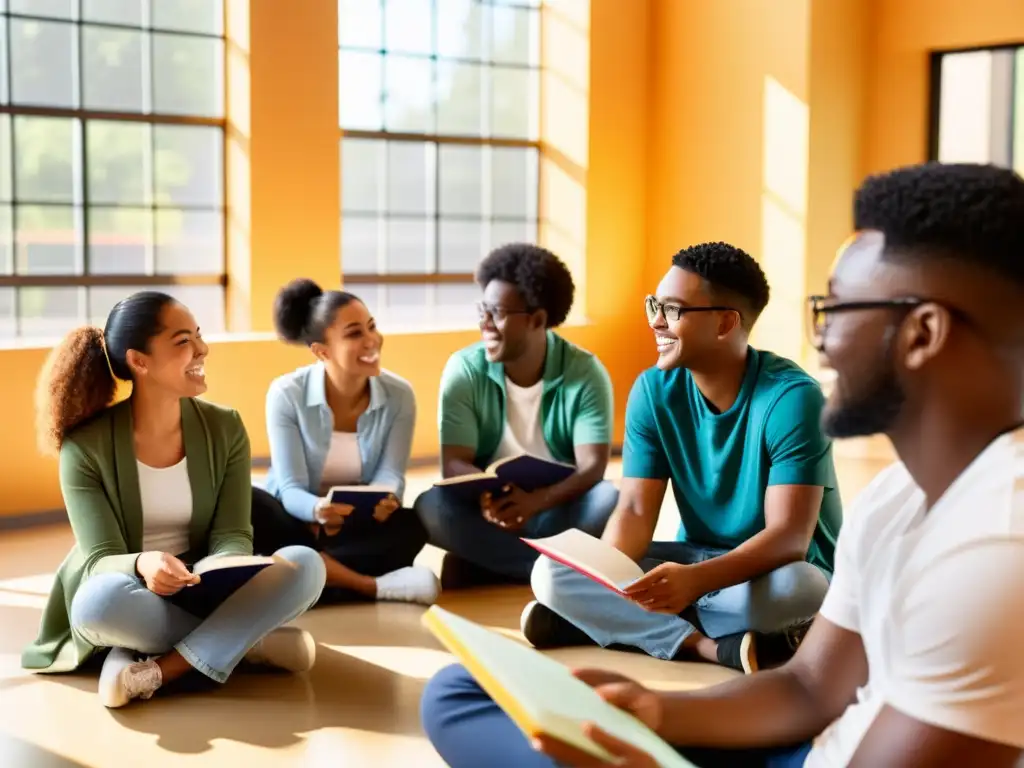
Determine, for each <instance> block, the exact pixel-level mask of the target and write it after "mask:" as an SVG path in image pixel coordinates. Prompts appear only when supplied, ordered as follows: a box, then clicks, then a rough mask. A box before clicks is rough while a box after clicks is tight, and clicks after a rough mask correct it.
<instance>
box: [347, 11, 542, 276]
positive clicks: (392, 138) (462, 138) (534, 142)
mask: <svg viewBox="0 0 1024 768" xmlns="http://www.w3.org/2000/svg"><path fill="white" fill-rule="evenodd" d="M335 1H336V2H338V0H335ZM380 2H381V3H382V4H383V2H386V0H380ZM486 5H488V6H489V7H519V8H524V9H528V10H530V11H535V12H536V13H537V38H538V39H537V50H538V58H537V62H536V64H535V65H534V64H530V65H525V66H520V67H519V68H521V69H526V70H529V71H531V72H535V73H536V74H537V84H538V85H537V92H536V101H537V103H536V108H537V111H538V115H540V117H541V120H540V125H539V126H538V136H537V138H536V139H519V138H511V137H490V136H474V135H468V134H450V133H417V132H406V131H389V130H386V129H385V130H366V129H350V128H344V127H339V133H338V142H339V148H340V147H341V145H342V143H343V142H344V141H345V139H362V140H373V141H382V142H409V143H420V144H434V145H435V152H437V153H438V154H440V149H441V147H442V146H445V145H455V146H468V147H480V148H483V147H497V148H515V149H527V150H533V151H534V152H536V157H537V179H536V183H537V189H536V197H535V199H536V209H535V211H534V217H533V233H534V236H535V238H536V240H537V241H539V239H540V233H541V222H542V220H543V214H542V211H543V198H542V190H543V164H544V149H543V141H542V138H541V136H542V134H543V115H542V108H543V104H544V64H543V52H544V16H545V14H544V12H543V8H542V6H541V5H540V4H537V5H533V4H530V3H528V2H521V3H515V2H511V3H509V2H501V1H500V0H486ZM382 7H383V5H382ZM438 12H439V11H438V6H437V0H431V25H432V37H433V44H434V52H432V53H430V54H429V55H427V54H423V55H422V58H424V59H426V60H429V61H432V62H433V63H434V64H435V65H436V64H437V62H438V61H463V59H459V58H452V57H448V56H441V55H438V54H437V52H436V50H437V26H438V25H437V14H438ZM384 16H385V14H382V19H381V32H382V34H381V47H380V48H378V49H370V48H354V47H351V46H346V45H342V43H341V40H340V39H339V40H338V66H339V70H340V66H341V54H342V53H343V52H344V51H353V52H370V51H371V50H373V51H375V52H376V53H377V54H379V55H380V56H381V59H382V64H386V61H387V57H388V55H390V54H392V53H398V54H399V55H401V53H400V52H396V51H391V50H390V49H388V48H387V46H386V44H385V40H384V37H385V35H384V34H383V33H384V26H383V25H384V24H385V20H384ZM467 61H468V60H467ZM472 61H473V63H476V62H477V60H475V59H474V60H472ZM480 63H483V64H486V65H488V67H489V68H492V69H493V67H494V65H495V62H494V60H493V59H487V60H486V61H485V60H482V59H481V60H480ZM340 76H342V77H344V75H343V74H341V75H340ZM381 87H382V89H383V88H384V85H383V84H382V86H381ZM436 104H437V100H436V93H435V98H434V101H433V103H432V107H436ZM340 122H341V121H340V120H339V123H340ZM340 154H341V152H339V155H340ZM339 170H341V169H339ZM341 172H342V173H343V171H341ZM339 178H340V176H339ZM440 179H441V174H440V172H439V170H438V169H437V168H435V170H434V201H435V204H434V210H433V213H432V215H430V216H427V217H425V220H428V221H431V220H432V221H433V222H434V232H433V240H434V265H433V269H434V271H433V272H383V273H381V272H353V273H349V272H346V271H345V254H344V253H343V252H341V253H340V260H339V261H340V271H341V278H342V281H343V282H344V283H346V284H351V285H385V286H387V285H452V284H455V285H466V284H472V283H474V282H475V280H476V275H475V274H474V273H473V272H441V271H439V267H440V260H441V259H440V250H441V222H442V220H443V219H444V216H443V215H442V212H441V206H440V196H441V192H440ZM343 195H344V190H342V201H341V211H340V212H339V218H340V222H341V227H342V228H344V226H345V220H346V218H347V216H346V213H345V210H344V197H343ZM378 215H379V216H384V217H385V218H386V217H387V216H388V215H389V214H388V212H386V211H385V212H383V213H381V214H378ZM494 220H495V219H494V217H493V216H491V217H481V218H480V221H484V222H493V221H494ZM484 256H486V253H481V254H480V258H481V259H482V258H483V257H484Z"/></svg>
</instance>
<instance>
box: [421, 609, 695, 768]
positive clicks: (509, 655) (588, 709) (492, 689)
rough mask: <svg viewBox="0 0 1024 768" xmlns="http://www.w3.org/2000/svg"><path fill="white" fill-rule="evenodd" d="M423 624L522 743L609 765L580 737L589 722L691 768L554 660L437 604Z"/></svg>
mask: <svg viewBox="0 0 1024 768" xmlns="http://www.w3.org/2000/svg"><path fill="white" fill-rule="evenodd" d="M422 621H423V624H424V625H425V626H426V627H427V629H429V630H430V631H431V632H432V633H433V634H434V635H435V636H436V637H437V639H438V640H440V641H441V644H442V645H444V646H445V648H447V649H448V650H449V651H450V652H451V653H452V654H453V655H454V656H455V657H456V658H457V659H458V660H459V661H460V662H461V663H462V665H463V666H465V667H466V669H467V670H468V671H469V673H470V674H471V675H473V677H474V678H475V679H476V681H477V682H478V683H479V684H480V687H481V688H483V689H484V690H485V691H486V692H487V694H488V695H489V696H490V697H491V698H492V699H494V702H495V703H496V704H497V705H498V706H499V707H501V708H502V709H503V710H504V711H505V713H506V714H507V715H508V716H509V717H510V718H512V721H513V722H514V723H515V724H516V725H517V726H518V727H519V729H520V730H522V732H523V733H524V734H526V737H527V738H531V739H532V738H534V737H536V736H539V735H541V734H545V735H547V736H551V737H553V738H556V739H559V740H561V741H564V742H565V743H566V744H569V745H571V746H574V747H576V748H577V749H579V750H581V751H583V752H586V753H588V754H591V755H594V756H595V757H598V758H601V759H603V760H605V761H607V762H609V763H612V762H614V758H613V757H612V756H611V755H610V754H609V753H608V752H607V751H606V750H605V749H604V748H603V747H601V746H600V745H598V744H597V743H596V742H594V741H593V740H592V739H590V738H588V737H587V736H586V735H584V733H583V725H584V724H585V723H588V722H589V723H593V724H594V725H596V726H598V727H599V728H601V729H602V730H604V731H607V732H608V733H610V734H611V735H612V736H615V737H617V738H619V739H621V740H622V741H625V742H627V743H629V744H632V745H633V746H635V747H636V748H637V749H641V750H643V751H644V752H647V753H648V754H649V755H650V756H651V757H653V758H654V759H655V761H657V763H658V765H660V766H663V767H664V768H693V765H692V763H690V762H689V761H688V760H686V758H684V757H683V756H682V755H680V754H679V753H678V752H676V750H675V749H673V748H672V747H671V746H669V745H668V744H667V743H666V742H665V741H664V740H662V739H661V737H660V736H658V735H657V734H656V733H654V731H652V730H651V729H650V728H648V727H647V726H646V725H644V724H643V723H641V722H640V721H639V720H637V719H636V718H635V717H633V716H632V715H630V714H628V713H627V712H624V711H623V710H621V709H618V708H617V707H614V706H612V705H611V704H609V703H608V702H606V701H605V700H604V699H602V698H601V697H600V696H599V695H598V694H597V692H596V691H595V690H594V689H593V688H591V687H590V686H589V685H587V684H586V683H584V682H583V681H581V680H579V679H577V678H576V677H574V676H573V674H572V672H570V671H569V669H568V668H567V667H565V666H564V665H562V664H560V663H559V662H557V661H555V660H554V659H551V658H549V657H547V656H545V655H544V654H542V653H540V652H539V651H536V650H534V649H533V648H529V647H527V646H525V645H523V644H521V643H518V642H516V641H515V640H512V639H511V638H508V637H505V636H503V635H499V634H498V633H496V632H492V631H491V630H489V629H486V628H484V627H482V626H480V625H479V624H475V623H473V622H472V621H469V620H467V619H464V618H462V617H460V616H456V615H455V614H453V613H449V612H448V611H446V610H444V609H443V608H440V607H438V606H436V605H434V606H431V608H430V609H429V610H427V612H426V613H424V614H423V619H422Z"/></svg>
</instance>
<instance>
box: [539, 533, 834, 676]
mask: <svg viewBox="0 0 1024 768" xmlns="http://www.w3.org/2000/svg"><path fill="white" fill-rule="evenodd" d="M724 551H725V550H720V549H710V548H706V547H698V546H694V545H692V544H687V543H685V542H674V541H671V542H655V543H654V544H652V545H651V547H650V549H649V550H648V552H647V555H648V557H647V558H645V559H644V560H643V561H642V562H641V563H640V565H641V567H642V568H643V569H644V571H645V572H646V571H650V570H651V569H652V568H654V567H655V566H656V565H658V564H659V563H662V562H666V561H667V562H673V563H682V564H686V565H690V564H694V563H699V562H702V561H704V560H709V559H711V558H712V557H717V556H718V555H721V554H723V553H724ZM531 583H532V584H533V593H534V596H535V597H536V598H537V601H538V602H539V603H541V604H542V605H544V606H546V607H548V608H550V609H551V610H552V611H554V612H555V613H557V614H558V615H559V616H561V617H562V618H564V619H566V620H567V621H569V622H571V623H572V624H574V625H575V626H576V627H578V628H579V629H581V630H583V632H584V633H586V634H587V635H588V636H589V637H590V638H591V639H592V640H593V641H594V642H595V643H597V644H598V645H600V646H601V647H602V648H607V647H608V646H610V645H628V646H633V647H635V648H639V649H640V650H642V651H644V652H646V653H647V654H649V655H651V656H654V657H656V658H659V659H672V658H674V657H675V655H676V654H677V653H678V651H679V648H680V647H681V646H682V644H683V640H685V639H686V638H687V637H688V636H689V635H690V634H691V633H692V632H694V631H695V627H694V626H693V624H691V623H690V622H688V621H686V620H685V619H683V618H681V617H679V616H670V615H666V614H663V613H652V612H650V611H647V610H645V609H644V608H642V607H641V606H639V605H637V604H636V603H634V602H632V601H631V600H627V599H626V598H624V597H621V596H620V595H617V594H616V593H614V592H612V591H611V590H609V589H607V588H606V587H604V586H602V585H600V584H598V583H596V582H594V581H592V580H590V579H588V578H587V577H586V576H583V575H581V574H579V573H577V572H576V571H574V570H572V569H571V568H568V567H566V566H564V565H561V564H559V563H556V562H555V561H554V560H551V559H550V558H548V557H542V558H540V559H538V560H537V563H536V565H535V566H534V569H533V574H532V577H531ZM828 585H829V578H828V576H826V575H825V573H824V572H822V571H821V570H819V569H818V568H817V567H815V566H813V565H811V564H810V563H806V562H799V563H789V564H787V565H784V566H782V567H781V568H777V569H776V570H774V571H772V572H770V573H767V574H765V575H764V576H760V577H758V578H756V579H754V580H752V581H748V582H745V583H743V584H737V585H735V586H732V587H727V588H726V589H721V590H716V591H714V592H709V593H708V594H706V595H704V596H703V597H701V598H700V599H699V600H698V601H697V603H696V604H695V606H694V608H695V609H696V613H697V618H698V619H699V621H700V624H701V627H702V629H703V631H704V634H705V635H707V636H708V637H710V638H712V639H715V638H719V637H723V636H725V635H731V634H734V633H736V632H746V631H749V630H754V631H757V632H772V631H776V630H780V629H783V628H785V627H787V626H789V625H791V624H793V623H795V622H797V621H800V620H801V619H806V618H810V617H812V616H814V614H816V613H817V612H818V609H819V608H821V603H822V601H823V600H824V599H825V593H826V592H827V591H828Z"/></svg>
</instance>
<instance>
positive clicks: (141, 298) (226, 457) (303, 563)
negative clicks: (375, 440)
mask: <svg viewBox="0 0 1024 768" xmlns="http://www.w3.org/2000/svg"><path fill="white" fill-rule="evenodd" d="M207 352H208V349H207V346H206V343H205V342H204V341H203V338H202V336H201V335H200V333H199V328H198V326H197V325H196V321H195V319H194V318H193V317H192V314H191V313H190V312H189V311H188V309H186V308H185V307H184V306H182V305H181V304H179V303H178V302H177V301H175V300H174V299H173V298H171V297H170V296H168V295H166V294H163V293H155V292H148V291H146V292H142V293H136V294H133V295H132V296H129V297H128V298H127V299H124V300H123V301H120V302H118V303H117V304H116V305H115V306H114V308H113V309H112V310H110V315H109V316H108V317H107V323H106V327H105V328H104V329H103V330H100V329H99V328H92V327H83V328H79V329H77V330H75V331H72V332H71V333H70V334H69V335H68V336H67V338H65V339H64V341H63V342H61V343H60V344H59V345H58V346H57V347H55V348H54V350H53V352H51V354H50V358H49V360H48V362H47V365H46V368H45V369H44V370H43V374H42V376H41V377H40V380H39V391H38V394H37V403H38V408H39V409H40V410H39V428H40V433H39V441H40V446H41V447H42V448H43V449H44V450H45V451H46V452H48V453H58V454H59V457H60V486H61V493H62V494H63V496H64V503H65V505H66V506H67V513H68V518H69V520H70V521H71V528H72V530H73V532H74V536H75V546H74V548H73V549H72V550H71V552H70V554H69V555H68V556H67V557H66V558H65V560H64V562H63V563H62V564H61V566H60V568H59V569H58V571H57V578H56V579H55V580H54V584H53V587H52V589H51V592H50V597H49V599H48V601H47V604H46V609H45V610H44V611H43V619H42V625H41V626H40V629H39V636H38V637H37V638H36V640H35V641H34V642H33V643H32V644H31V645H29V647H28V648H26V649H25V651H24V653H23V654H22V657H21V661H22V666H23V667H24V668H26V669H31V670H35V671H39V672H50V673H52V672H70V671H73V670H75V669H78V668H79V667H81V666H82V665H83V664H84V663H86V661H88V660H90V659H91V658H98V653H99V652H100V651H103V650H105V649H110V650H109V652H108V653H107V656H106V658H105V659H104V660H103V671H102V672H101V673H100V681H99V695H100V701H101V702H102V703H103V704H104V706H107V707H121V706H124V705H125V704H127V703H128V702H129V701H131V700H132V699H148V698H150V697H151V696H152V695H153V694H154V693H155V692H156V691H157V690H158V689H159V688H161V686H165V685H167V684H169V683H171V682H172V681H176V680H178V679H179V678H184V677H186V675H188V676H189V677H191V678H197V679H200V680H203V679H208V680H210V681H213V682H215V683H223V682H225V681H226V680H227V678H228V676H229V675H231V673H232V671H233V670H234V669H235V667H236V666H237V665H238V663H239V662H240V661H242V660H243V659H245V660H247V661H249V662H255V663H262V664H268V665H271V666H276V667H280V668H284V669H289V670H292V671H296V672H300V671H306V670H308V669H310V668H311V667H312V666H313V662H314V659H315V648H316V645H315V643H314V642H313V638H312V637H310V635H309V633H308V632H305V631H303V630H300V629H298V628H296V627H283V626H282V625H283V624H286V623H287V622H289V621H291V620H292V619H294V618H296V617H297V616H299V615H300V614H302V613H303V612H305V611H306V610H307V609H308V608H309V607H310V606H311V605H313V603H315V602H316V601H317V599H318V598H319V597H320V591H321V590H322V589H323V586H324V566H323V563H322V562H321V561H320V558H319V557H318V556H317V554H316V552H314V551H313V550H312V549H308V548H306V547H285V548H283V549H279V550H277V551H276V553H274V554H277V555H278V556H279V557H281V558H283V559H284V560H287V561H288V562H290V563H291V564H292V565H293V566H294V567H291V568H289V567H272V568H268V569H266V570H264V571H261V572H260V573H257V574H256V575H255V576H253V577H252V578H251V579H250V580H249V581H248V582H246V583H244V584H243V585H242V586H241V587H240V588H239V589H238V590H237V591H235V592H234V593H233V594H231V595H230V596H229V597H227V598H226V599H224V600H223V602H221V603H220V605H219V606H218V607H216V609H215V610H214V611H213V612H212V613H210V614H209V615H208V617H207V618H199V617H198V616H197V615H195V613H192V612H189V611H186V610H185V609H184V608H182V607H179V605H176V604H175V600H177V598H176V597H174V596H176V595H177V594H178V593H179V592H181V591H182V590H183V589H189V588H191V587H192V585H194V584H196V583H197V581H198V578H199V577H197V576H195V575H194V574H193V573H192V572H191V571H190V570H189V564H192V566H193V567H195V566H196V565H197V564H198V563H199V562H201V561H204V560H207V559H208V558H216V557H219V556H222V555H251V554H252V527H251V525H250V504H251V502H252V463H251V460H250V455H249V436H248V435H247V434H246V431H245V426H244V425H243V424H242V420H241V418H240V417H239V415H238V413H237V412H236V411H233V410H229V409H227V408H224V407H221V406H218V405H214V404H212V403H209V402H207V401H205V400H201V399H199V396H200V395H202V394H203V393H204V392H205V391H206V376H205V373H204V370H203V367H204V363H205V361H206V356H207ZM115 377H116V379H115ZM118 379H119V380H121V381H125V382H126V381H130V382H132V391H131V396H130V397H129V398H127V399H126V400H123V401H122V402H120V403H118V404H117V405H110V404H111V403H112V402H113V400H114V397H115V395H116V394H117V380H118ZM199 673H201V674H202V675H204V676H205V678H201V677H199Z"/></svg>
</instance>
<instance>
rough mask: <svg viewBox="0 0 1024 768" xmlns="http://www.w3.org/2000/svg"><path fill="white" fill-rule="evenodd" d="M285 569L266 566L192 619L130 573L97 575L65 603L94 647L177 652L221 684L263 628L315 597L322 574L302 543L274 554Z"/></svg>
mask: <svg viewBox="0 0 1024 768" xmlns="http://www.w3.org/2000/svg"><path fill="white" fill-rule="evenodd" d="M276 554H277V555H279V556H281V557H282V558H284V559H285V560H288V561H289V562H291V563H293V564H294V565H295V566H296V567H295V568H294V569H292V568H267V569H266V570H264V571H261V572H260V573H257V574H256V575H255V576H253V577H252V579H250V580H249V581H248V582H247V583H246V584H244V585H243V586H242V587H240V588H239V589H238V590H237V591H236V592H234V593H233V594H232V595H231V596H230V597H228V598H227V599H226V600H225V601H224V602H223V603H221V604H220V606H219V607H218V608H217V609H216V610H215V611H214V612H213V613H211V614H210V615H209V617H207V618H206V619H205V620H203V619H199V618H197V617H195V616H193V615H192V614H191V613H188V612H187V611H184V610H182V609H181V608H179V607H178V606H176V605H174V604H173V603H171V602H169V601H167V600H165V599H164V598H162V597H160V596H159V595H157V594H154V593H153V592H150V591H149V590H148V589H147V588H146V585H145V583H143V582H142V580H140V579H139V578H138V577H136V576H129V575H128V574H124V573H100V574H97V575H95V576H93V577H92V578H90V579H89V580H88V581H86V582H85V584H83V585H82V586H81V587H80V588H79V590H78V592H77V593H75V597H74V599H73V600H72V602H71V625H72V627H74V629H75V631H76V632H78V633H79V634H80V635H81V636H82V637H83V638H85V639H86V640H87V641H88V642H89V643H91V644H92V645H94V646H96V647H97V648H126V649H128V650H132V651H137V652H139V653H143V654H146V655H150V656H157V655H161V654H164V653H167V652H169V651H170V650H171V649H174V650H176V651H177V652H178V653H180V654H181V655H182V656H183V657H184V658H185V660H186V661H187V662H188V663H189V664H191V665H192V666H193V667H194V668H195V669H196V670H198V671H199V672H202V673H203V674H204V675H206V676H207V677H209V678H210V679H212V680H214V681H216V682H218V683H223V682H224V681H226V680H227V679H228V676H229V675H230V674H231V672H232V671H233V670H234V669H235V666H237V664H238V662H240V661H241V660H242V657H244V656H245V654H246V653H247V652H248V650H249V649H250V648H252V647H253V646H254V645H256V643H257V642H259V640H260V639H261V638H262V637H263V636H264V635H266V634H267V633H269V632H270V631H271V630H273V629H276V628H277V627H280V626H281V625H282V624H285V623H287V622H289V621H291V620H292V619H294V618H296V617H297V616H299V615H300V614H302V613H304V612H305V611H306V610H307V609H308V608H309V607H310V606H311V605H313V603H315V602H316V601H317V599H318V598H319V597H320V592H321V590H322V589H323V588H324V581H325V580H326V578H327V573H326V570H325V568H324V561H323V560H322V559H321V557H320V555H319V554H317V553H316V552H315V551H313V550H312V549H310V548H308V547H284V548H283V549H280V550H278V551H277V552H276Z"/></svg>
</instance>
